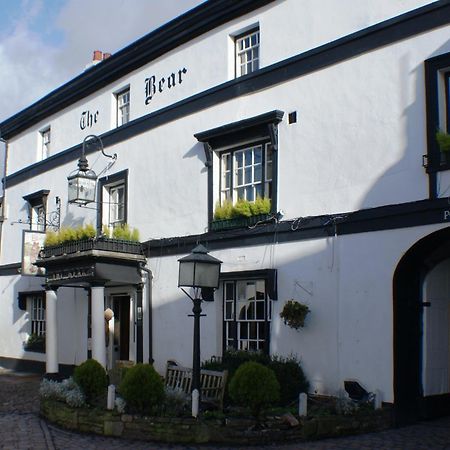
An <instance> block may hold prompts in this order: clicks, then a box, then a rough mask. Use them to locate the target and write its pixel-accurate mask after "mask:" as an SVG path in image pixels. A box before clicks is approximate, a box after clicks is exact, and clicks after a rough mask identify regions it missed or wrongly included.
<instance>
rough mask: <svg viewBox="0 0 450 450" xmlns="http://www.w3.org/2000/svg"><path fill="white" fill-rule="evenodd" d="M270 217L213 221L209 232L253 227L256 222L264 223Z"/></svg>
mask: <svg viewBox="0 0 450 450" xmlns="http://www.w3.org/2000/svg"><path fill="white" fill-rule="evenodd" d="M271 217H272V215H271V214H258V215H256V216H251V217H235V218H233V219H226V220H214V221H213V222H211V224H210V231H223V230H229V229H232V228H245V227H252V226H255V225H256V224H257V223H258V222H264V221H267V220H269V219H270V218H271Z"/></svg>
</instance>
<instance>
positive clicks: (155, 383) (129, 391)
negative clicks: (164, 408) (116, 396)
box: [119, 364, 164, 414]
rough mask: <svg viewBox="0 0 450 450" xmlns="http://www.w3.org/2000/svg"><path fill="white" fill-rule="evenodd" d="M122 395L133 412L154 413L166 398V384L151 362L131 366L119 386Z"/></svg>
mask: <svg viewBox="0 0 450 450" xmlns="http://www.w3.org/2000/svg"><path fill="white" fill-rule="evenodd" d="M119 392H120V395H121V396H122V397H123V399H124V400H125V401H126V403H127V406H128V408H129V409H130V410H131V412H138V413H141V414H144V413H148V414H151V413H154V412H156V411H157V409H158V408H159V407H160V406H161V404H162V402H163V400H164V384H163V381H162V380H161V377H160V376H159V374H158V373H157V372H156V370H155V369H154V368H153V367H152V366H151V365H150V364H136V365H135V366H133V367H130V368H129V369H128V370H127V372H126V373H125V377H124V378H123V380H122V382H121V383H120V386H119Z"/></svg>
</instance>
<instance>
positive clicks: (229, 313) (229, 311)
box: [225, 302, 233, 320]
mask: <svg viewBox="0 0 450 450" xmlns="http://www.w3.org/2000/svg"><path fill="white" fill-rule="evenodd" d="M232 318H233V303H232V302H226V303H225V319H227V320H230V319H232Z"/></svg>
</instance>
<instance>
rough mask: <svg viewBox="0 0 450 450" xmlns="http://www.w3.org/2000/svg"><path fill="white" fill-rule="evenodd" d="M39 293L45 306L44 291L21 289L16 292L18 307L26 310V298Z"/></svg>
mask: <svg viewBox="0 0 450 450" xmlns="http://www.w3.org/2000/svg"><path fill="white" fill-rule="evenodd" d="M37 295H39V296H40V297H42V300H43V301H44V303H43V304H44V308H46V301H45V300H46V299H45V291H28V292H27V291H21V292H19V293H18V294H17V302H18V306H19V309H20V310H22V311H26V310H27V298H28V297H30V296H37Z"/></svg>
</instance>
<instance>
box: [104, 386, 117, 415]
mask: <svg viewBox="0 0 450 450" xmlns="http://www.w3.org/2000/svg"><path fill="white" fill-rule="evenodd" d="M115 401H116V387H115V386H114V385H113V384H110V385H109V386H108V401H107V405H106V407H107V408H108V409H109V410H110V411H112V410H113V409H114V403H115Z"/></svg>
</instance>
